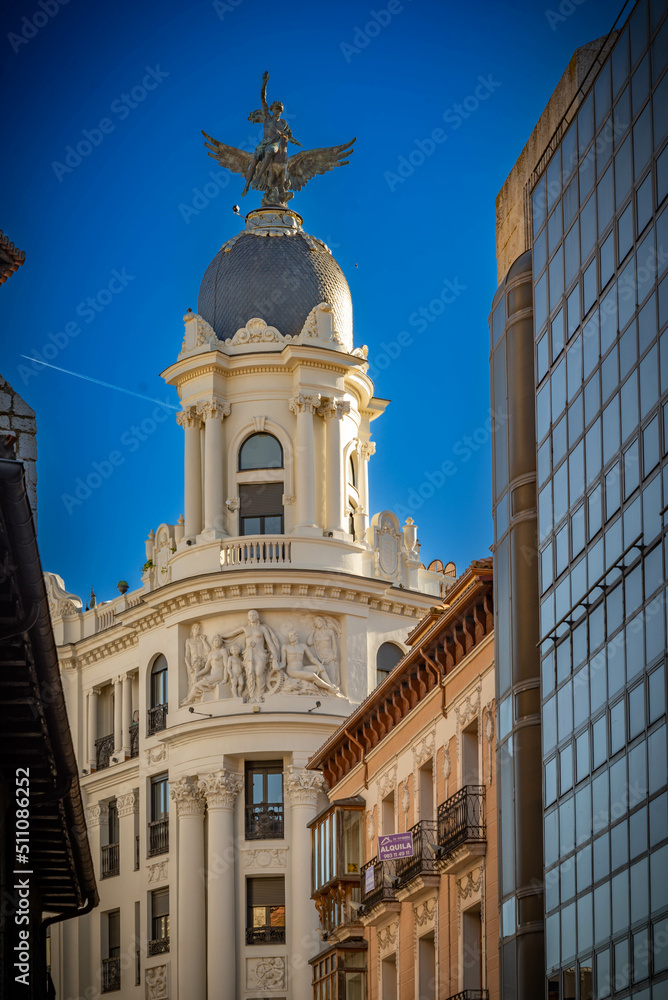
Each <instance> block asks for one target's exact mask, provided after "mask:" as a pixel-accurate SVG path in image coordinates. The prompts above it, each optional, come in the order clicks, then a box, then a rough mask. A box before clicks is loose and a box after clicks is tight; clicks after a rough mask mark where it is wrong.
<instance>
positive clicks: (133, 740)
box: [130, 722, 139, 757]
mask: <svg viewBox="0 0 668 1000" xmlns="http://www.w3.org/2000/svg"><path fill="white" fill-rule="evenodd" d="M138 756H139V723H138V722H133V724H132V725H131V726H130V757H138Z"/></svg>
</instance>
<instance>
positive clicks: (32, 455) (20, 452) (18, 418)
mask: <svg viewBox="0 0 668 1000" xmlns="http://www.w3.org/2000/svg"><path fill="white" fill-rule="evenodd" d="M0 431H9V432H10V433H11V434H13V435H14V436H15V438H16V457H17V458H18V459H20V461H22V462H23V464H24V466H25V470H26V484H27V487H28V499H29V500H30V506H31V507H32V511H33V514H34V515H35V516H36V515H37V421H36V419H35V411H34V410H32V409H31V408H30V407H29V406H28V404H27V403H26V402H25V400H24V399H22V398H21V396H19V394H18V392H15V391H14V389H12V387H11V385H10V384H9V382H7V380H6V379H4V378H3V377H2V375H0Z"/></svg>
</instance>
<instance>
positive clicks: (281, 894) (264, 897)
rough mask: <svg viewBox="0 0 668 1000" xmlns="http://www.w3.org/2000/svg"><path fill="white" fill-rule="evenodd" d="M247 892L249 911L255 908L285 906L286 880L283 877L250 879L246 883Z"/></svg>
mask: <svg viewBox="0 0 668 1000" xmlns="http://www.w3.org/2000/svg"><path fill="white" fill-rule="evenodd" d="M246 892H247V894H248V908H249V909H250V908H251V907H253V906H284V905H285V879H284V878H283V876H278V877H277V878H249V879H248V880H247V883H246Z"/></svg>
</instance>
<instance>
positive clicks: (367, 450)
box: [358, 441, 376, 462]
mask: <svg viewBox="0 0 668 1000" xmlns="http://www.w3.org/2000/svg"><path fill="white" fill-rule="evenodd" d="M358 448H359V453H360V457H361V458H362V459H363V460H364V461H365V462H368V461H369V459H370V458H371V456H372V455H375V454H376V442H375V441H360V443H359V446H358Z"/></svg>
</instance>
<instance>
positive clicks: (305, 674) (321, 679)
mask: <svg viewBox="0 0 668 1000" xmlns="http://www.w3.org/2000/svg"><path fill="white" fill-rule="evenodd" d="M304 657H306V659H307V660H308V661H309V662H310V663H312V664H313V666H314V667H315V670H308V669H306V670H305V669H304ZM281 667H282V668H283V669H284V670H285V672H286V674H287V675H288V677H292V678H293V680H297V681H308V682H309V683H310V684H316V685H317V686H318V687H319V688H322V690H323V691H326V692H327V694H332V695H335V696H339V691H338V689H337V688H336V687H335V686H334V685H333V684H330V682H329V681H328V680H326V677H327V671H326V670H325V666H324V664H323V663H321V662H320V660H317V659H316V658H315V656H314V655H313V653H312V652H311V650H310V649H309V648H308V646H307V645H306V644H305V643H303V642H300V641H299V636H298V634H297V633H296V632H295V631H294V629H291V630H290V631H289V632H288V641H287V643H286V644H285V645H284V646H283V649H282V651H281ZM323 675H324V676H323Z"/></svg>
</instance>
